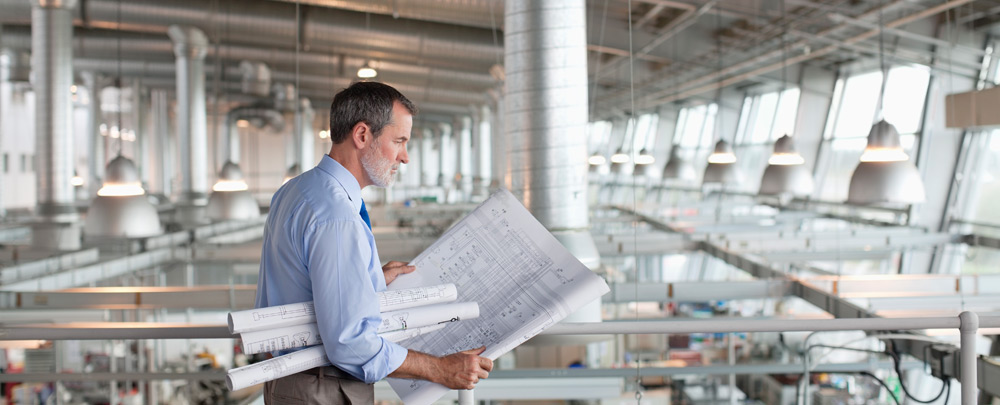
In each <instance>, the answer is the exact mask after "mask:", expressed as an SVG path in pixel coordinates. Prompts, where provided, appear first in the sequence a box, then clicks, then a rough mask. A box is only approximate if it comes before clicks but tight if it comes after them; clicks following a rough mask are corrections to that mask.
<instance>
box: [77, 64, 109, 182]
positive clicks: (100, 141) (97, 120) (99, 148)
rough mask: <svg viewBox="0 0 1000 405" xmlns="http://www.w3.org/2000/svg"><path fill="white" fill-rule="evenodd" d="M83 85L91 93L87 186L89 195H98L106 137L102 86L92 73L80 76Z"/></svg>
mask: <svg viewBox="0 0 1000 405" xmlns="http://www.w3.org/2000/svg"><path fill="white" fill-rule="evenodd" d="M80 75H81V76H83V84H84V86H87V90H89V91H90V104H88V105H87V156H88V157H89V160H88V162H87V165H88V167H87V185H88V186H89V187H88V189H89V192H88V193H87V194H88V195H95V194H97V190H100V189H101V183H103V180H102V179H103V178H104V137H102V136H101V133H100V130H99V125H100V124H101V88H102V87H103V86H102V85H101V80H100V78H98V77H97V74H96V73H94V72H91V71H86V72H83V73H81V74H80Z"/></svg>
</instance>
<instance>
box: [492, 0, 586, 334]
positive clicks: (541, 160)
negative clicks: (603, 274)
mask: <svg viewBox="0 0 1000 405" xmlns="http://www.w3.org/2000/svg"><path fill="white" fill-rule="evenodd" d="M585 3H586V1H585V0H552V1H544V2H542V1H535V0H506V8H505V10H506V11H505V21H506V25H505V27H504V42H505V43H506V47H505V48H504V68H505V74H506V78H507V80H506V84H507V92H506V94H505V95H504V97H503V100H504V106H505V107H504V110H505V114H506V115H505V117H506V119H505V120H504V123H505V125H504V129H505V133H506V135H507V138H508V139H509V140H510V141H509V142H510V143H509V144H508V149H507V151H508V155H509V157H510V166H509V167H508V173H509V176H510V182H511V192H513V193H514V195H516V196H518V197H519V198H520V199H521V201H523V202H524V205H525V206H527V207H528V209H529V210H530V211H531V213H532V214H534V216H535V217H536V218H538V221H539V222H541V223H542V224H543V225H545V227H546V228H548V229H549V230H550V231H552V233H553V235H554V236H555V237H556V238H557V239H558V240H559V241H560V242H561V243H562V244H563V245H565V246H566V248H567V249H568V250H569V251H570V252H571V253H573V255H574V256H576V257H577V258H578V259H579V260H580V261H581V262H583V264H584V265H586V266H587V267H589V268H591V269H596V268H597V267H599V266H600V255H599V253H598V252H597V246H595V245H594V240H593V238H592V237H591V236H590V230H589V227H590V223H589V220H588V215H589V210H588V207H587V187H588V185H587V166H588V165H587V137H586V136H583V134H585V133H587V118H588V116H587V114H588V112H587V99H588V98H587V35H586V18H585V12H584V10H585V6H586V4H585ZM565 321H568V322H600V321H601V307H600V300H594V301H593V302H591V303H589V304H587V305H585V306H584V307H583V308H581V309H580V310H579V311H577V312H575V313H573V314H571V315H570V316H569V317H567V318H566V319H565ZM560 338H563V339H559V340H556V339H551V338H545V337H541V338H538V337H536V338H535V339H533V341H534V342H535V343H537V344H572V343H577V344H582V343H586V342H589V341H593V340H592V339H593V337H588V338H585V339H579V340H577V341H575V342H569V341H566V340H565V337H560ZM599 339H600V338H599Z"/></svg>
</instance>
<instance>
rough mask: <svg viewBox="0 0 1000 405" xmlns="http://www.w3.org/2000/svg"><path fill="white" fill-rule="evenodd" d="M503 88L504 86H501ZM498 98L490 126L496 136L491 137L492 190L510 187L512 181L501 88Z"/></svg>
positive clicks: (490, 181) (490, 186)
mask: <svg viewBox="0 0 1000 405" xmlns="http://www.w3.org/2000/svg"><path fill="white" fill-rule="evenodd" d="M500 89H501V90H502V89H503V87H500ZM495 94H497V98H496V103H494V104H493V106H492V107H493V108H492V111H491V112H492V114H490V128H491V131H492V132H491V134H495V135H496V136H491V137H490V146H491V151H490V152H491V153H490V163H491V165H490V167H491V171H490V179H489V188H490V190H493V189H496V188H497V187H506V188H508V189H510V181H508V176H507V166H509V164H508V163H509V161H510V157H509V155H508V154H507V137H506V136H503V135H502V134H505V132H504V127H503V124H504V123H503V116H504V113H503V111H504V108H503V95H502V93H501V91H500V90H498V91H496V93H495Z"/></svg>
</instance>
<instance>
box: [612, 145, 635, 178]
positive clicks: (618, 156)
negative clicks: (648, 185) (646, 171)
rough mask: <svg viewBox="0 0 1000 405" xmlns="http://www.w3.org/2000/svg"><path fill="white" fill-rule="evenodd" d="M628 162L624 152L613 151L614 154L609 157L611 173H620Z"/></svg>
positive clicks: (622, 150) (620, 150)
mask: <svg viewBox="0 0 1000 405" xmlns="http://www.w3.org/2000/svg"><path fill="white" fill-rule="evenodd" d="M629 160H631V159H629V157H628V155H627V154H625V150H624V149H622V148H618V150H616V151H615V154H613V155H611V172H612V173H621V172H622V169H623V168H624V167H625V164H626V163H628V162H629Z"/></svg>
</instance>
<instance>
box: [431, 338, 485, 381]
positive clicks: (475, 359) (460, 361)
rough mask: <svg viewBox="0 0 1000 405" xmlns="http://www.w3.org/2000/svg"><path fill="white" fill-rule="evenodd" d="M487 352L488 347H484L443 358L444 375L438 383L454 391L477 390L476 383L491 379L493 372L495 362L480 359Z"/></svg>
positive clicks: (483, 358) (442, 374)
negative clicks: (483, 379) (491, 372)
mask: <svg viewBox="0 0 1000 405" xmlns="http://www.w3.org/2000/svg"><path fill="white" fill-rule="evenodd" d="M485 350H486V346H483V347H480V348H478V349H472V350H466V351H464V352H458V353H452V354H449V355H447V356H444V357H441V363H440V364H441V366H442V370H441V372H442V373H441V375H440V380H439V381H436V382H437V383H438V384H441V385H444V386H445V387H448V388H451V389H453V390H471V389H473V388H476V383H478V382H479V380H480V379H482V378H486V377H489V376H490V371H492V370H493V360H490V359H488V358H485V357H479V355H480V354H482V353H483V352H484V351H485Z"/></svg>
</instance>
